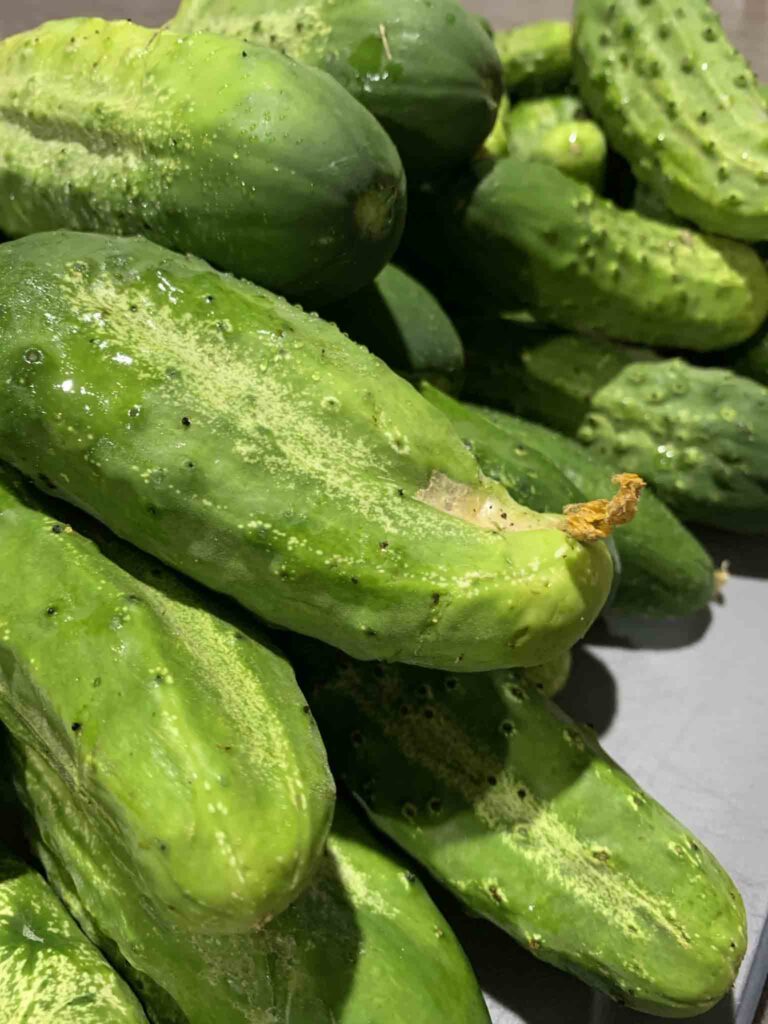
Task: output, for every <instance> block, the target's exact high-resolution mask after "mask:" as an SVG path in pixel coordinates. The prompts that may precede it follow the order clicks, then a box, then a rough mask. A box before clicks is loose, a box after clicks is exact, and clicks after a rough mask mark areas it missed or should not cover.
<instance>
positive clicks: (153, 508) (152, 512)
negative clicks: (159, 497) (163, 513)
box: [147, 505, 158, 516]
mask: <svg viewBox="0 0 768 1024" xmlns="http://www.w3.org/2000/svg"><path fill="white" fill-rule="evenodd" d="M147 512H149V514H150V515H151V516H156V515H157V513H158V508H157V505H147Z"/></svg>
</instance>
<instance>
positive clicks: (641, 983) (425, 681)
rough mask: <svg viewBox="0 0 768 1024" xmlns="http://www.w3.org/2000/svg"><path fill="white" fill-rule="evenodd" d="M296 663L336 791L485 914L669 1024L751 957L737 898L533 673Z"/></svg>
mask: <svg viewBox="0 0 768 1024" xmlns="http://www.w3.org/2000/svg"><path fill="white" fill-rule="evenodd" d="M292 657H293V660H294V664H296V666H297V672H298V675H299V678H300V679H301V681H302V684H303V685H304V686H305V689H306V691H307V692H308V693H309V695H310V700H311V701H312V705H313V708H314V710H315V713H316V714H317V716H318V720H319V721H320V723H321V728H322V729H323V730H324V735H325V736H326V740H327V743H328V749H329V752H330V755H331V760H332V763H333V764H334V769H335V771H336V772H337V775H338V777H339V778H340V779H341V780H343V781H344V782H345V783H346V784H347V786H348V787H349V788H350V789H351V791H352V792H353V793H354V794H355V796H356V797H357V799H358V800H359V802H360V803H361V804H362V805H363V806H364V807H365V809H366V810H367V812H368V814H369V816H370V818H371V820H372V821H373V822H374V823H375V824H376V825H377V826H378V827H379V828H380V829H381V830H382V831H383V832H384V833H386V834H387V835H388V836H389V837H390V838H391V839H393V840H394V841H395V842H396V843H398V844H399V845H400V846H402V847H403V848H404V849H405V850H406V851H407V852H408V853H410V855H411V856H412V857H414V858H415V859H416V860H417V861H419V862H420V863H421V864H422V865H423V866H424V867H425V868H426V869H427V870H428V871H429V872H430V873H431V874H433V875H434V876H435V877H436V878H437V879H438V880H439V881H440V882H442V883H443V884H444V885H445V886H447V887H448V888H449V889H450V890H451V892H453V893H454V894H455V895H456V896H457V897H458V898H459V899H460V900H462V901H463V902H464V903H465V904H466V905H467V906H468V907H469V908H470V909H471V910H472V911H473V912H475V913H477V914H481V915H482V916H484V917H487V918H489V919H490V920H491V921H493V922H495V923H496V924H497V925H499V926H500V927H501V928H503V929H504V930H505V931H507V932H509V933H510V934H511V935H512V936H514V938H516V939H517V940H518V941H519V942H521V943H522V944H523V945H524V946H526V947H527V948H528V949H529V950H530V951H531V952H532V953H533V954H534V955H535V956H537V957H540V958H541V959H543V960H547V961H549V962H550V963H552V964H554V965H555V966H557V967H560V968H562V969H564V970H567V971H570V972H572V973H573V974H575V975H576V976H577V977H579V978H581V979H582V980H583V981H586V982H587V983H588V984H590V985H594V986H595V987H596V988H599V989H602V990H603V991H605V992H607V993H608V994H609V995H611V996H612V997H613V998H615V999H617V1000H620V1001H621V1002H623V1003H626V1004H627V1005H629V1006H632V1007H635V1008H637V1009H640V1010H644V1011H645V1012H647V1013H652V1014H656V1015H659V1016H661V1017H664V1018H665V1019H667V1018H670V1017H688V1016H694V1015H695V1014H699V1013H703V1012H704V1011H705V1010H707V1009H708V1008H709V1007H711V1006H713V1005H714V1004H715V1003H717V1002H718V1001H719V1000H720V999H721V998H722V996H723V995H724V994H725V993H726V992H727V990H728V989H729V988H730V986H731V985H732V983H733V981H734V979H735V976H736V973H737V970H738V966H739V963H740V961H741V958H742V956H743V954H744V950H745V946H746V921H745V913H744V906H743V904H742V901H741V899H740V897H739V895H738V893H737V891H736V888H735V886H734V884H733V882H732V881H731V879H730V878H729V877H728V875H727V874H726V873H725V871H724V870H723V868H722V867H721V866H720V865H719V864H718V863H717V861H716V860H715V858H714V857H713V856H712V854H711V853H709V852H708V851H707V850H706V849H704V847H703V846H702V845H701V843H699V841H698V840H697V839H696V838H695V837H694V836H693V835H691V833H690V832H689V831H688V830H687V829H686V828H684V827H683V826H682V825H681V824H680V823H679V822H677V821H676V820H675V819H674V818H673V817H672V816H671V815H670V814H669V813H668V812H667V811H665V810H664V809H663V808H662V807H660V806H659V804H657V803H656V802H655V801H654V800H653V799H652V798H651V797H650V796H648V795H647V794H646V793H644V792H643V791H642V790H641V789H640V788H639V787H638V786H637V784H636V783H635V782H634V781H633V780H632V779H630V778H629V777H628V776H627V775H626V774H625V773H624V772H623V771H622V770H621V768H620V767H619V766H618V765H617V764H615V762H613V761H612V760H611V759H610V758H609V757H608V756H607V755H606V754H605V753H604V752H603V751H602V750H601V749H600V747H599V745H598V743H597V741H596V739H595V737H594V733H592V732H591V731H590V730H588V729H586V728H582V727H579V726H577V725H576V724H574V723H573V722H572V721H571V720H570V719H568V717H567V716H566V715H564V714H563V713H561V712H560V711H558V710H557V709H556V708H555V707H554V706H553V705H551V704H550V703H549V702H548V701H547V700H546V699H545V698H544V697H542V696H541V694H539V693H538V692H537V689H536V687H535V686H532V685H530V683H529V682H528V681H527V679H526V673H525V672H522V671H510V672H496V673H491V674H486V675H483V676H478V677H477V678H474V679H471V680H470V678H468V677H465V676H462V677H459V676H456V675H447V674H445V673H438V672H429V671H423V670H421V671H420V670H416V669H412V668H407V667H405V666H366V665H361V664H359V663H357V664H356V663H355V662H353V661H351V660H350V659H347V658H344V657H342V656H341V655H338V654H336V653H335V652H332V651H330V650H328V649H327V651H326V657H325V658H323V652H322V651H319V650H318V649H317V647H316V646H312V647H310V648H309V650H308V651H304V653H301V652H297V651H296V650H293V651H292ZM305 662H306V664H305ZM478 692H482V694H483V699H482V700H478V699H477V695H478Z"/></svg>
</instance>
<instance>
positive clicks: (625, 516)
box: [563, 473, 646, 542]
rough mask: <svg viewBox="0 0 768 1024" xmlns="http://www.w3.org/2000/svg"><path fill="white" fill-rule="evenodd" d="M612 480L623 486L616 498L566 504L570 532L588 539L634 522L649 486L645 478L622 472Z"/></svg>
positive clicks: (580, 538) (598, 538)
mask: <svg viewBox="0 0 768 1024" xmlns="http://www.w3.org/2000/svg"><path fill="white" fill-rule="evenodd" d="M612 483H614V484H617V485H618V487H619V490H618V491H617V493H616V494H614V496H613V497H612V498H608V499H606V498H598V499H596V500H595V501H585V502H580V503H579V504H577V505H566V507H565V508H564V509H563V512H564V514H565V519H566V525H565V531H566V533H568V534H570V536H571V537H573V538H575V539H576V540H580V541H585V542H590V541H597V540H605V539H606V538H607V537H610V535H611V534H612V533H613V531H614V530H615V529H616V527H617V526H624V525H626V524H627V523H631V522H632V520H633V519H634V518H635V515H636V513H637V506H638V504H639V502H640V495H641V493H642V490H643V488H644V487H645V486H646V483H645V480H643V478H642V477H640V476H638V475H637V473H618V474H617V475H616V476H614V477H613V478H612Z"/></svg>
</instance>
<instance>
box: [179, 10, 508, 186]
mask: <svg viewBox="0 0 768 1024" xmlns="http://www.w3.org/2000/svg"><path fill="white" fill-rule="evenodd" d="M170 27H171V28H173V29H174V30H175V31H177V32H194V31H198V30H200V29H203V30H205V31H208V32H220V33H222V34H223V35H228V36H235V37H236V38H237V39H238V40H243V41H245V42H247V43H258V44H263V45H265V46H272V47H275V48H277V49H278V50H280V51H282V52H283V53H286V54H288V56H290V57H293V58H295V59H296V60H297V61H301V62H302V63H304V64H309V65H311V66H313V67H316V68H320V69H322V70H323V71H327V72H328V73H329V74H331V75H332V76H333V77H334V78H335V79H336V81H337V82H339V83H340V84H341V85H343V86H344V88H345V89H347V90H349V92H350V93H351V94H352V95H353V96H354V97H355V99H356V100H359V101H360V103H362V104H363V106H365V107H367V108H368V110H370V111H371V113H373V114H375V116H376V117H377V118H378V119H379V121H380V122H381V123H382V125H383V126H384V127H385V128H386V130H387V132H388V133H389V134H390V136H391V137H392V139H394V141H395V144H396V145H397V148H398V149H399V150H400V154H401V156H402V158H403V162H404V163H405V166H406V170H407V171H408V174H409V176H412V177H416V176H422V175H429V174H432V173H434V172H436V171H442V170H443V169H444V168H446V167H450V166H453V165H456V164H460V163H462V162H463V161H464V160H466V159H467V158H468V157H470V156H471V155H472V153H473V152H474V151H475V150H476V149H477V147H478V146H479V145H480V144H481V143H482V141H483V139H484V138H485V136H486V135H487V134H488V132H489V131H490V129H491V126H492V125H493V120H494V116H495V113H496V105H497V102H498V100H499V96H500V95H501V90H502V83H501V66H500V64H499V58H498V55H497V53H496V50H495V47H494V45H493V41H492V40H491V39H490V38H489V36H488V33H487V31H486V29H485V27H484V26H483V25H482V24H481V23H480V21H479V20H478V19H477V18H476V17H475V15H473V14H471V13H470V12H469V11H466V10H465V9H464V7H463V6H462V5H461V4H460V3H458V2H457V0H429V2H428V3H427V2H423V0H420V2H416V3H414V0H342V2H339V0H316V2H315V3H312V4H297V3H295V0H182V2H181V5H180V7H179V10H178V12H177V14H176V16H175V17H174V18H173V20H172V21H171V23H170Z"/></svg>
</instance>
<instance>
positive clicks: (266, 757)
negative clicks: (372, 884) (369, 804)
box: [0, 468, 333, 931]
mask: <svg viewBox="0 0 768 1024" xmlns="http://www.w3.org/2000/svg"><path fill="white" fill-rule="evenodd" d="M69 511H71V510H70V509H68V508H67V507H66V506H57V508H55V509H53V510H52V513H53V514H51V511H50V510H46V511H43V509H41V507H40V506H39V505H38V504H37V502H36V500H35V499H34V497H33V496H32V495H31V494H30V491H29V490H28V489H27V488H26V487H25V486H24V485H22V484H21V482H20V480H19V478H18V477H17V476H16V474H15V473H13V472H12V471H10V470H6V469H2V468H0V565H1V566H2V569H1V570H0V573H1V574H2V575H3V576H4V577H5V578H6V579H10V578H11V577H17V578H19V579H23V580H24V586H23V587H21V588H18V589H14V588H12V587H4V588H3V589H2V592H0V718H2V720H3V721H4V722H5V723H6V725H7V726H8V728H9V730H10V731H11V733H12V734H13V735H14V736H15V737H16V738H17V739H19V740H22V741H23V742H25V743H28V744H30V745H31V746H33V747H34V748H35V750H36V751H37V752H38V753H39V754H40V756H41V757H43V758H45V760H46V762H47V764H48V765H49V767H50V769H51V770H52V771H54V772H56V773H57V774H58V775H59V777H60V778H61V779H62V785H63V786H64V788H65V789H67V790H71V791H72V792H77V794H78V796H79V799H80V800H81V801H82V803H83V806H84V807H87V808H88V810H87V812H84V813H87V815H88V818H89V820H90V821H91V823H92V827H93V828H98V829H99V830H100V832H101V834H102V835H103V836H104V838H105V841H106V842H108V843H109V844H110V845H111V846H112V847H113V848H114V850H115V853H116V855H117V856H119V857H120V859H121V861H122V862H123V864H124V866H125V868H126V870H127V871H130V872H131V873H132V874H133V876H134V877H135V878H136V883H137V886H139V887H140V888H141V890H142V892H143V893H145V894H146V897H148V898H150V899H151V900H153V901H154V902H155V903H156V904H157V906H158V910H159V911H161V912H162V913H163V914H165V915H166V916H167V917H168V918H169V919H170V920H172V921H174V922H175V923H176V924H177V925H179V926H180V927H190V928H194V929H195V930H202V931H241V930H245V929H247V928H250V927H252V926H254V925H256V924H258V923H261V922H263V921H264V920H267V919H268V918H270V917H271V916H273V915H274V914H276V913H279V912H280V911H281V910H283V909H284V908H285V907H286V906H288V904H289V903H290V902H291V901H292V900H293V899H294V898H295V897H296V895H297V894H298V893H299V892H300V891H301V890H302V889H303V888H304V887H305V886H306V884H307V882H308V880H309V877H310V875H311V874H312V873H313V871H314V868H315V865H316V863H317V861H318V858H319V857H320V852H321V849H322V845H323V843H324V841H325V837H326V834H327V831H328V825H329V820H330V816H331V811H332V807H333V781H332V779H331V778H330V775H329V773H328V767H327V762H326V760H325V752H324V750H323V746H322V743H321V741H320V738H319V736H318V735H317V732H316V730H315V728H314V725H313V723H312V720H311V718H310V717H308V716H307V714H306V713H305V710H304V709H305V702H304V699H303V697H302V695H301V693H300V691H299V689H298V687H297V686H296V682H295V679H294V677H293V673H292V671H291V669H290V666H289V665H288V664H287V663H286V662H285V660H284V659H283V658H282V657H280V655H278V654H277V653H275V652H274V651H273V650H272V649H270V648H268V647H266V646H264V644H263V643H262V642H259V640H258V639H257V638H256V637H255V636H254V635H253V632H252V630H251V627H250V626H249V625H247V624H245V623H243V622H239V623H237V622H235V623H233V622H231V621H227V619H224V618H220V617H219V615H220V614H221V613H222V612H223V613H224V614H227V609H221V608H217V606H216V605H215V604H214V603H213V602H212V601H206V599H205V598H203V597H201V595H200V594H198V593H196V592H194V591H193V590H192V588H191V587H188V586H187V585H186V584H184V583H182V582H181V580H179V579H178V578H177V577H175V576H174V574H173V573H171V572H169V571H168V570H167V569H165V568H164V567H163V566H161V565H159V564H158V563H156V562H152V561H151V560H150V559H147V558H145V557H144V556H142V555H140V554H139V553H138V552H136V551H133V550H130V549H127V548H126V547H125V546H123V545H121V544H119V543H118V542H117V541H115V540H114V539H113V538H110V537H108V536H98V535H97V536H98V540H99V545H100V547H101V551H100V550H99V548H98V547H97V546H96V545H95V544H94V543H93V542H92V541H89V540H88V539H86V537H85V536H83V535H81V534H80V533H76V532H75V531H74V530H73V529H72V528H71V527H70V526H69V525H67V523H66V520H64V521H62V520H61V519H59V518H57V516H58V515H61V514H62V513H64V515H66V514H67V513H68V512H69ZM85 525H86V529H87V524H85ZM102 533H104V531H102ZM229 614H230V615H231V610H230V612H229ZM62 666H66V671H64V672H62Z"/></svg>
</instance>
